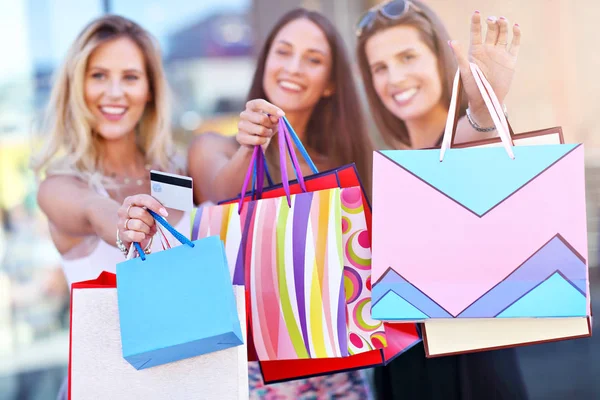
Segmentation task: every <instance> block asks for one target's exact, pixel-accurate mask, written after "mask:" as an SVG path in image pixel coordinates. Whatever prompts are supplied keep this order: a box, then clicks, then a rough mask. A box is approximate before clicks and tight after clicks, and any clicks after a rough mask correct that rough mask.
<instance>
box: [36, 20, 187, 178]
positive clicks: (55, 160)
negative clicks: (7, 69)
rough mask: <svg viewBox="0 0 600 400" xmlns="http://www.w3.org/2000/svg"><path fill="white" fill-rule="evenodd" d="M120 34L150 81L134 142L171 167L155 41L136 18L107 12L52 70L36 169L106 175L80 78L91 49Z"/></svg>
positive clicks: (156, 163)
mask: <svg viewBox="0 0 600 400" xmlns="http://www.w3.org/2000/svg"><path fill="white" fill-rule="evenodd" d="M121 37H127V38H129V39H131V40H133V41H134V42H135V43H136V44H137V45H138V46H139V48H140V49H141V51H142V53H143V54H144V58H145V62H146V69H147V74H148V81H149V86H150V93H151V100H150V101H149V102H148V104H147V105H146V109H145V110H144V114H143V116H142V118H141V120H140V122H139V126H138V135H137V145H138V147H139V149H140V151H141V152H142V153H143V154H144V156H145V158H146V162H147V163H148V164H150V165H152V167H153V168H159V169H162V170H165V171H169V170H173V169H175V168H176V166H175V165H174V161H173V160H174V158H173V142H172V136H171V131H170V123H171V121H170V107H169V104H170V100H169V98H168V97H169V93H168V86H167V82H166V78H165V73H164V70H163V67H162V61H161V54H160V50H159V46H158V43H157V41H156V39H154V37H153V36H152V35H151V34H150V33H148V32H147V31H146V30H145V29H143V28H142V27H140V26H139V25H137V24H136V23H134V22H132V21H130V20H128V19H126V18H123V17H120V16H116V15H107V16H103V17H100V18H98V19H95V20H93V21H92V22H91V23H90V24H89V25H88V26H87V27H86V28H85V29H84V30H83V31H82V32H81V33H80V34H79V36H78V37H77V39H76V40H75V42H74V43H73V44H72V45H71V48H70V49H69V51H68V53H67V57H66V60H65V61H64V64H63V65H62V67H61V68H60V70H59V71H58V74H57V76H56V81H55V84H54V87H53V89H52V94H51V96H50V102H49V104H48V109H47V114H46V120H45V127H44V130H43V133H44V134H45V135H48V137H46V138H45V140H44V142H45V145H44V147H43V148H42V149H41V151H40V152H39V153H38V154H37V156H36V157H34V159H33V162H32V167H33V169H34V170H35V172H36V174H38V175H40V174H41V173H43V172H45V173H46V174H47V175H74V176H78V177H80V178H82V179H83V180H86V181H89V182H90V184H92V183H96V184H98V183H101V181H103V180H104V181H107V180H108V181H110V179H108V178H106V177H103V176H102V174H101V171H99V168H100V166H99V165H98V162H99V156H100V154H99V151H98V149H99V147H98V137H97V135H93V134H92V121H93V116H92V113H91V111H90V110H89V109H88V107H87V105H86V102H85V96H84V80H85V73H86V68H87V63H88V59H89V57H90V56H91V54H92V53H93V52H94V50H96V49H97V48H98V47H99V46H100V45H102V44H104V43H106V42H108V41H111V40H114V39H117V38H121ZM105 183H106V182H105Z"/></svg>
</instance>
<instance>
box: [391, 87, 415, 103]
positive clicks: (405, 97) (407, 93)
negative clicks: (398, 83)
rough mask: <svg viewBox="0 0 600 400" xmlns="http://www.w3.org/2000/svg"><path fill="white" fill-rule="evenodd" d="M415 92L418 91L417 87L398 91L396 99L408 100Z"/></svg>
mask: <svg viewBox="0 0 600 400" xmlns="http://www.w3.org/2000/svg"><path fill="white" fill-rule="evenodd" d="M415 93H417V88H412V89H408V90H405V91H404V92H402V93H398V94H397V95H395V96H394V100H396V101H406V100H408V99H410V98H411V97H413V96H414V95H415Z"/></svg>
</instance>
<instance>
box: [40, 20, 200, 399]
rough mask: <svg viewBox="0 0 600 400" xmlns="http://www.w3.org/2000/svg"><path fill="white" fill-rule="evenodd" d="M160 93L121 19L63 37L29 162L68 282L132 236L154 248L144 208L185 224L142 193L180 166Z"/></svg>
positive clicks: (150, 49) (140, 34)
mask: <svg viewBox="0 0 600 400" xmlns="http://www.w3.org/2000/svg"><path fill="white" fill-rule="evenodd" d="M167 91H168V89H167V83H166V80H165V76H164V72H163V67H162V62H161V55H160V51H159V48H158V45H157V43H156V41H155V40H154V38H153V37H152V36H151V35H150V34H149V33H148V32H147V31H146V30H144V29H143V28H141V27H140V26H139V25H137V24H135V23H134V22H132V21H130V20H128V19H126V18H123V17H119V16H114V15H108V16H103V17H101V18H98V19H96V20H94V21H92V22H91V23H90V24H89V25H87V26H86V27H85V28H84V30H83V31H82V33H81V34H80V35H79V36H78V37H77V39H76V40H75V42H74V43H73V44H72V46H71V48H70V50H69V52H68V55H67V58H66V61H65V63H64V64H63V66H62V68H61V69H60V70H59V72H58V75H57V80H56V82H55V85H54V87H53V91H52V95H51V98H50V103H49V105H48V116H49V118H48V119H47V128H46V130H45V131H44V133H45V134H47V135H48V138H47V140H46V141H45V142H46V143H45V146H44V148H43V149H42V150H41V152H40V153H39V154H38V155H37V157H35V159H34V160H33V168H34V170H35V171H36V173H37V174H38V175H45V176H44V179H43V181H42V182H41V184H40V187H39V192H38V203H39V206H40V208H41V209H42V211H43V212H44V213H45V214H46V216H47V217H48V222H49V225H50V233H51V236H52V240H53V242H54V244H55V246H56V248H57V250H58V252H59V253H60V254H61V257H62V264H63V270H64V273H65V276H66V278H67V281H68V282H69V284H72V283H74V282H79V281H84V280H89V279H95V278H97V277H98V275H99V274H100V273H101V272H102V271H110V272H115V267H116V264H117V263H118V262H121V261H123V260H124V259H125V257H124V255H125V253H127V251H128V249H129V247H130V244H131V243H132V242H133V241H136V242H140V243H141V245H142V247H144V248H145V249H146V250H147V251H152V250H160V248H159V247H160V242H159V241H155V242H154V243H153V241H152V237H153V235H154V234H155V233H156V229H157V228H156V226H155V225H154V221H153V220H152V218H149V214H148V213H147V212H146V211H145V209H144V208H148V209H151V210H153V211H155V212H156V213H158V214H161V215H163V216H165V217H168V219H169V222H170V223H171V224H172V225H174V226H175V228H176V229H177V230H179V231H180V232H182V233H184V234H186V233H187V232H189V222H188V218H185V216H184V215H182V213H181V212H179V211H175V210H169V212H168V211H167V210H166V209H165V208H163V207H162V205H161V204H160V203H159V202H158V201H156V200H155V199H153V198H152V197H151V196H150V195H149V192H150V184H149V174H150V172H149V170H150V169H151V168H152V169H158V170H162V171H167V172H176V173H177V172H181V171H183V168H181V167H179V166H178V165H177V163H176V161H175V152H174V146H173V143H172V136H171V131H170V112H169V99H168V96H167ZM59 398H66V391H65V385H63V390H62V391H61V394H60V395H59Z"/></svg>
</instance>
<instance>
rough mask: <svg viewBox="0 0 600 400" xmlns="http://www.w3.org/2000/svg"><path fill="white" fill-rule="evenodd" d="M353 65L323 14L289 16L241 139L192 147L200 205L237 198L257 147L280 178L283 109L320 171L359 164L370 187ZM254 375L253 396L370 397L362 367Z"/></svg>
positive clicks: (275, 37)
mask: <svg viewBox="0 0 600 400" xmlns="http://www.w3.org/2000/svg"><path fill="white" fill-rule="evenodd" d="M349 65H350V63H349V60H348V56H347V53H346V51H345V49H344V46H343V41H342V39H341V38H340V36H339V34H338V33H337V31H336V29H335V28H334V26H333V25H332V23H331V22H330V21H329V20H327V19H326V18H325V17H324V16H322V15H321V14H319V13H316V12H312V11H307V10H304V9H297V10H293V11H291V12H289V13H287V14H286V15H284V16H283V17H282V18H281V19H280V20H279V21H278V22H277V24H276V25H275V27H274V28H273V29H272V31H271V33H270V34H269V36H268V38H267V40H266V42H265V44H264V46H263V49H262V51H261V52H260V55H259V57H258V63H257V68H256V73H255V75H254V79H253V82H252V86H251V89H250V93H249V95H248V99H249V100H248V103H247V104H246V109H245V110H244V111H243V112H242V113H241V114H240V122H239V124H238V129H239V131H238V134H237V136H236V138H235V139H231V138H227V137H224V136H221V135H218V134H203V135H201V136H199V137H198V138H197V139H196V140H195V141H194V143H193V144H192V145H191V147H190V149H189V153H188V154H189V173H190V175H191V176H192V177H193V178H194V181H195V182H197V184H196V185H194V191H195V193H194V196H195V201H196V203H200V201H201V199H202V200H204V199H208V200H210V201H213V202H217V201H219V200H222V199H226V198H230V197H233V196H236V195H237V194H238V193H239V192H240V188H241V187H242V184H243V180H244V175H245V171H246V170H247V168H248V165H249V163H250V160H251V157H252V151H253V148H254V146H257V145H262V146H263V149H265V153H266V159H267V162H268V164H269V167H270V168H269V169H270V171H271V175H272V177H273V180H274V181H275V182H276V183H278V182H280V181H281V176H280V173H279V168H278V163H279V161H278V160H279V150H278V146H269V144H270V142H271V138H272V137H273V135H275V134H276V133H277V122H278V118H279V117H281V116H283V115H285V116H286V117H287V119H288V120H289V122H290V124H291V125H292V126H293V127H294V130H295V131H296V133H297V134H298V136H299V137H300V139H301V140H302V142H303V143H304V144H305V146H306V148H307V151H308V153H309V155H310V156H311V158H312V159H313V161H314V162H315V164H316V165H317V167H318V168H319V170H327V169H331V168H335V167H339V166H342V165H345V164H349V163H353V162H354V163H355V164H356V166H357V169H358V171H359V173H360V176H361V177H362V178H363V179H364V180H365V185H366V186H367V187H368V185H369V182H370V178H371V173H370V164H371V157H372V145H371V142H370V140H369V138H368V136H367V134H366V132H365V129H364V123H363V118H362V112H361V108H360V103H359V97H358V94H357V91H356V87H355V84H354V79H353V77H352V73H351V70H350V66H349ZM300 162H301V163H300V169H301V170H302V172H303V174H304V175H310V174H311V170H310V168H309V167H308V165H307V164H306V163H305V162H304V161H303V160H300ZM288 163H289V165H288V170H292V166H291V163H290V161H289V160H288ZM249 374H250V397H251V398H266V399H270V398H272V399H275V398H276V399H309V398H310V399H332V398H343V399H366V398H368V390H367V385H366V381H365V378H364V375H363V372H362V371H354V372H349V373H339V374H334V375H329V376H323V377H316V378H311V379H302V380H298V381H292V382H287V383H280V384H272V385H264V384H263V383H262V380H261V375H260V371H259V368H258V366H257V365H256V363H251V364H250V368H249Z"/></svg>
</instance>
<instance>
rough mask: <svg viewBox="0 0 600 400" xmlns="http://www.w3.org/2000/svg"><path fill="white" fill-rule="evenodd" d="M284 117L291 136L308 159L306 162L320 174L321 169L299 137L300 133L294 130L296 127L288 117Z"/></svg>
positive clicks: (315, 172)
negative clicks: (293, 126)
mask: <svg viewBox="0 0 600 400" xmlns="http://www.w3.org/2000/svg"><path fill="white" fill-rule="evenodd" d="M282 119H283V122H284V123H285V126H286V128H287V129H288V132H289V133H290V136H291V137H292V140H293V141H294V144H295V145H296V147H297V148H298V150H299V151H300V154H301V155H302V158H304V160H305V161H306V163H307V164H308V166H309V167H310V169H311V170H312V172H313V174H318V173H319V170H318V169H317V166H316V165H315V163H314V162H313V160H312V159H311V158H310V156H309V155H308V152H307V151H306V148H304V145H303V144H302V141H301V140H300V138H299V137H298V134H297V133H296V131H294V128H292V125H291V124H290V121H288V120H287V118H286V117H282Z"/></svg>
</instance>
